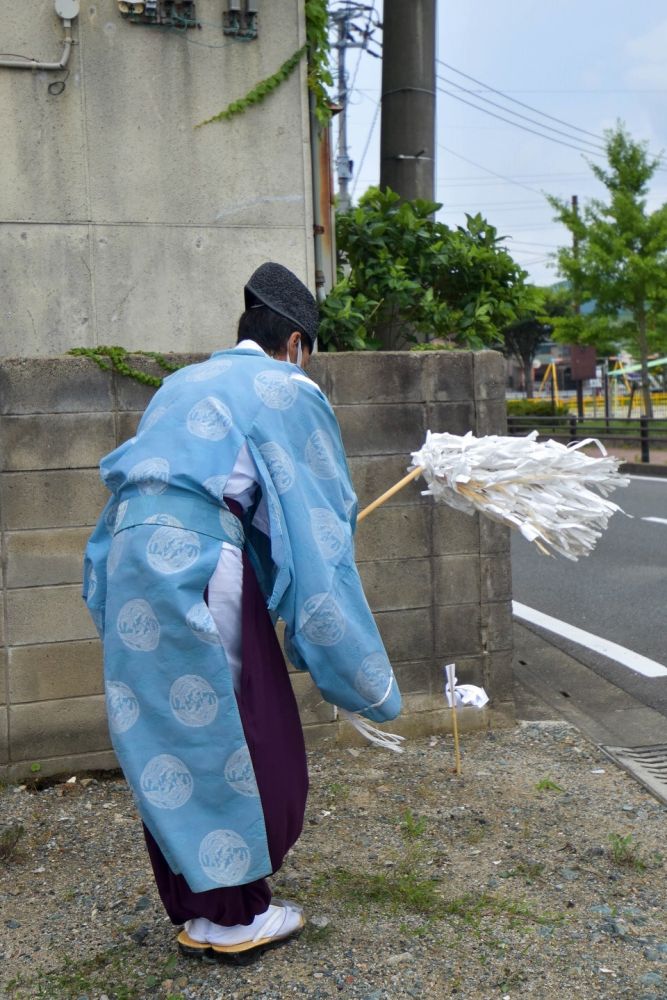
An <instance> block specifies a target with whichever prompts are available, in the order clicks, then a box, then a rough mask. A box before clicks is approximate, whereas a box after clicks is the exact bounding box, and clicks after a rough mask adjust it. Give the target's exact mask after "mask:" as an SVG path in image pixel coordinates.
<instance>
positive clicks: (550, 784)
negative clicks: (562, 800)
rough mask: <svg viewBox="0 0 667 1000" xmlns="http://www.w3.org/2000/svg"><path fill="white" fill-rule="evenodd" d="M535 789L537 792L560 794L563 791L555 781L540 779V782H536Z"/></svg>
mask: <svg viewBox="0 0 667 1000" xmlns="http://www.w3.org/2000/svg"><path fill="white" fill-rule="evenodd" d="M535 788H536V789H537V791H538V792H562V791H563V790H564V789H562V788H561V787H560V785H557V784H556V782H555V781H552V780H551V778H542V780H541V781H538V782H537V784H536V785H535Z"/></svg>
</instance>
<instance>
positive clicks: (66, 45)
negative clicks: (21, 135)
mask: <svg viewBox="0 0 667 1000" xmlns="http://www.w3.org/2000/svg"><path fill="white" fill-rule="evenodd" d="M53 6H54V9H55V12H56V14H57V15H58V17H59V18H60V20H61V21H62V23H63V30H64V32H65V37H64V38H63V50H62V54H61V56H60V59H59V60H58V62H45V61H44V60H41V59H32V58H31V57H30V56H26V55H23V54H18V53H17V54H16V55H15V54H13V53H10V52H8V53H5V56H6V58H5V57H3V58H2V59H0V67H2V68H3V69H30V70H45V71H46V72H59V71H60V70H64V71H65V79H64V80H54V81H53V83H50V84H49V85H48V87H47V90H48V92H49V93H50V94H53V95H54V96H56V95H58V94H62V92H63V91H64V89H65V80H67V77H68V76H69V70H68V69H67V63H68V62H69V57H70V55H71V53H72V46H73V45H75V44H76V43H75V41H74V38H73V37H72V21H74V20H75V18H77V17H78V16H79V0H54V4H53Z"/></svg>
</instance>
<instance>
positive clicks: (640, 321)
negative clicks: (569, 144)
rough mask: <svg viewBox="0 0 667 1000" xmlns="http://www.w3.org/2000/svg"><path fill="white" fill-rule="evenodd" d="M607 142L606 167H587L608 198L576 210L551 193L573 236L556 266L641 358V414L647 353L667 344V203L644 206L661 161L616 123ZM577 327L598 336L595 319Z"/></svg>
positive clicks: (647, 398) (647, 395)
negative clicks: (607, 318)
mask: <svg viewBox="0 0 667 1000" xmlns="http://www.w3.org/2000/svg"><path fill="white" fill-rule="evenodd" d="M605 147H606V156H607V161H608V165H607V167H601V166H598V165H597V164H593V163H591V164H590V167H591V170H592V171H593V173H594V174H595V176H596V177H597V179H598V180H599V181H601V182H602V183H603V184H604V186H605V187H606V189H607V193H608V198H607V200H606V201H602V200H600V199H591V200H590V201H589V202H588V203H587V204H586V205H585V206H584V209H583V212H582V213H581V214H579V213H578V212H577V211H576V210H574V209H573V208H572V206H571V205H570V204H569V203H568V202H566V201H562V200H561V199H559V198H555V197H551V196H548V200H549V202H550V204H551V205H552V207H553V208H554V209H555V210H556V217H557V219H558V220H559V221H560V222H562V223H563V224H564V225H565V226H567V228H568V229H569V230H570V232H571V234H572V237H573V245H572V246H571V247H563V248H562V249H560V250H559V251H558V254H557V259H558V265H559V269H560V271H561V273H562V274H563V276H564V277H566V278H567V280H568V281H569V283H570V285H571V287H572V289H573V291H574V294H575V295H576V297H577V299H578V300H579V301H582V302H583V301H585V300H595V315H596V321H599V320H600V319H601V318H603V317H610V318H611V319H612V324H613V328H614V330H615V332H616V333H617V334H618V336H619V338H622V339H624V340H625V341H626V342H627V344H628V348H629V349H630V350H631V351H632V352H633V353H634V354H635V355H636V356H637V358H638V359H639V361H640V363H641V366H642V367H641V384H642V392H643V399H644V412H645V413H646V414H647V415H648V416H652V406H651V392H650V384H649V371H648V367H647V363H648V357H649V353H650V352H651V350H653V349H658V348H659V347H660V346H661V343H662V344H664V337H665V329H666V328H667V280H666V277H665V276H666V274H667V271H666V266H667V204H665V205H662V206H661V207H660V208H658V209H656V210H655V211H653V212H649V211H647V208H646V197H647V194H648V188H649V181H650V180H651V178H652V177H653V175H654V173H655V171H656V170H657V169H658V166H659V165H660V160H659V159H658V158H655V157H652V156H651V155H650V154H649V152H648V150H647V147H646V144H645V143H642V142H635V141H633V139H632V138H631V137H630V136H629V135H628V133H627V132H626V130H625V128H624V127H623V125H621V124H619V125H618V126H617V127H616V128H615V129H610V130H608V131H607V132H605ZM624 313H626V314H627V315H628V316H629V317H630V322H628V321H626V320H624V319H623V314H624ZM579 325H580V327H581V330H582V331H587V333H588V336H589V338H590V337H591V336H594V335H595V325H594V324H591V323H587V322H586V320H580V321H579ZM600 326H601V324H599V325H598V329H599V328H600ZM607 332H609V328H608V327H607Z"/></svg>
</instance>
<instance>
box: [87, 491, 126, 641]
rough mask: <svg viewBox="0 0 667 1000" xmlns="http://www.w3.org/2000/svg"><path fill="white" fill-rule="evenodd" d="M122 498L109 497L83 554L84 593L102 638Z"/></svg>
mask: <svg viewBox="0 0 667 1000" xmlns="http://www.w3.org/2000/svg"><path fill="white" fill-rule="evenodd" d="M117 508H118V502H117V500H116V497H115V496H111V497H109V499H108V501H107V503H106V506H105V508H104V510H103V511H102V513H101V514H100V517H99V520H98V522H97V524H96V525H95V530H94V531H93V533H92V535H91V536H90V538H89V539H88V544H87V545H86V551H85V554H84V558H83V588H82V596H83V599H84V601H85V602H86V605H87V607H88V611H89V612H90V616H91V618H92V619H93V622H94V623H95V628H96V629H97V632H98V635H99V637H100V639H104V613H105V605H106V596H107V560H108V557H109V550H110V548H111V540H112V534H111V532H112V530H113V525H114V521H115V519H116V511H117Z"/></svg>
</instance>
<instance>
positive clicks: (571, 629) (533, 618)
mask: <svg viewBox="0 0 667 1000" xmlns="http://www.w3.org/2000/svg"><path fill="white" fill-rule="evenodd" d="M512 611H513V612H514V614H515V616H516V617H517V618H521V619H523V620H524V621H527V622H530V623H531V624H532V625H537V626H538V627H539V628H544V629H547V631H549V632H556V633H557V634H558V635H562V636H563V638H564V639H570V640H571V641H572V642H576V643H577V644H578V645H579V646H585V647H586V648H587V649H592V650H593V652H595V653H601V654H602V655H603V656H607V657H608V658H609V659H610V660H615V661H616V662H617V663H620V664H622V666H624V667H629V668H630V670H634V671H636V673H638V674H643V675H644V677H667V667H665V666H664V665H663V664H662V663H657V662H656V661H655V660H649V658H648V657H647V656H642V655H641V653H635V652H633V650H632V649H626V647H625V646H619V645H618V643H615V642H611V641H610V640H609V639H603V638H602V636H599V635H593V633H592V632H586V631H584V629H582V628H577V627H576V626H575V625H568V623H567V622H562V621H560V620H559V619H558V618H552V617H551V615H545V614H543V613H542V612H541V611H536V610H535V608H529V607H528V606H527V605H526V604H519V602H518V601H512Z"/></svg>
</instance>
